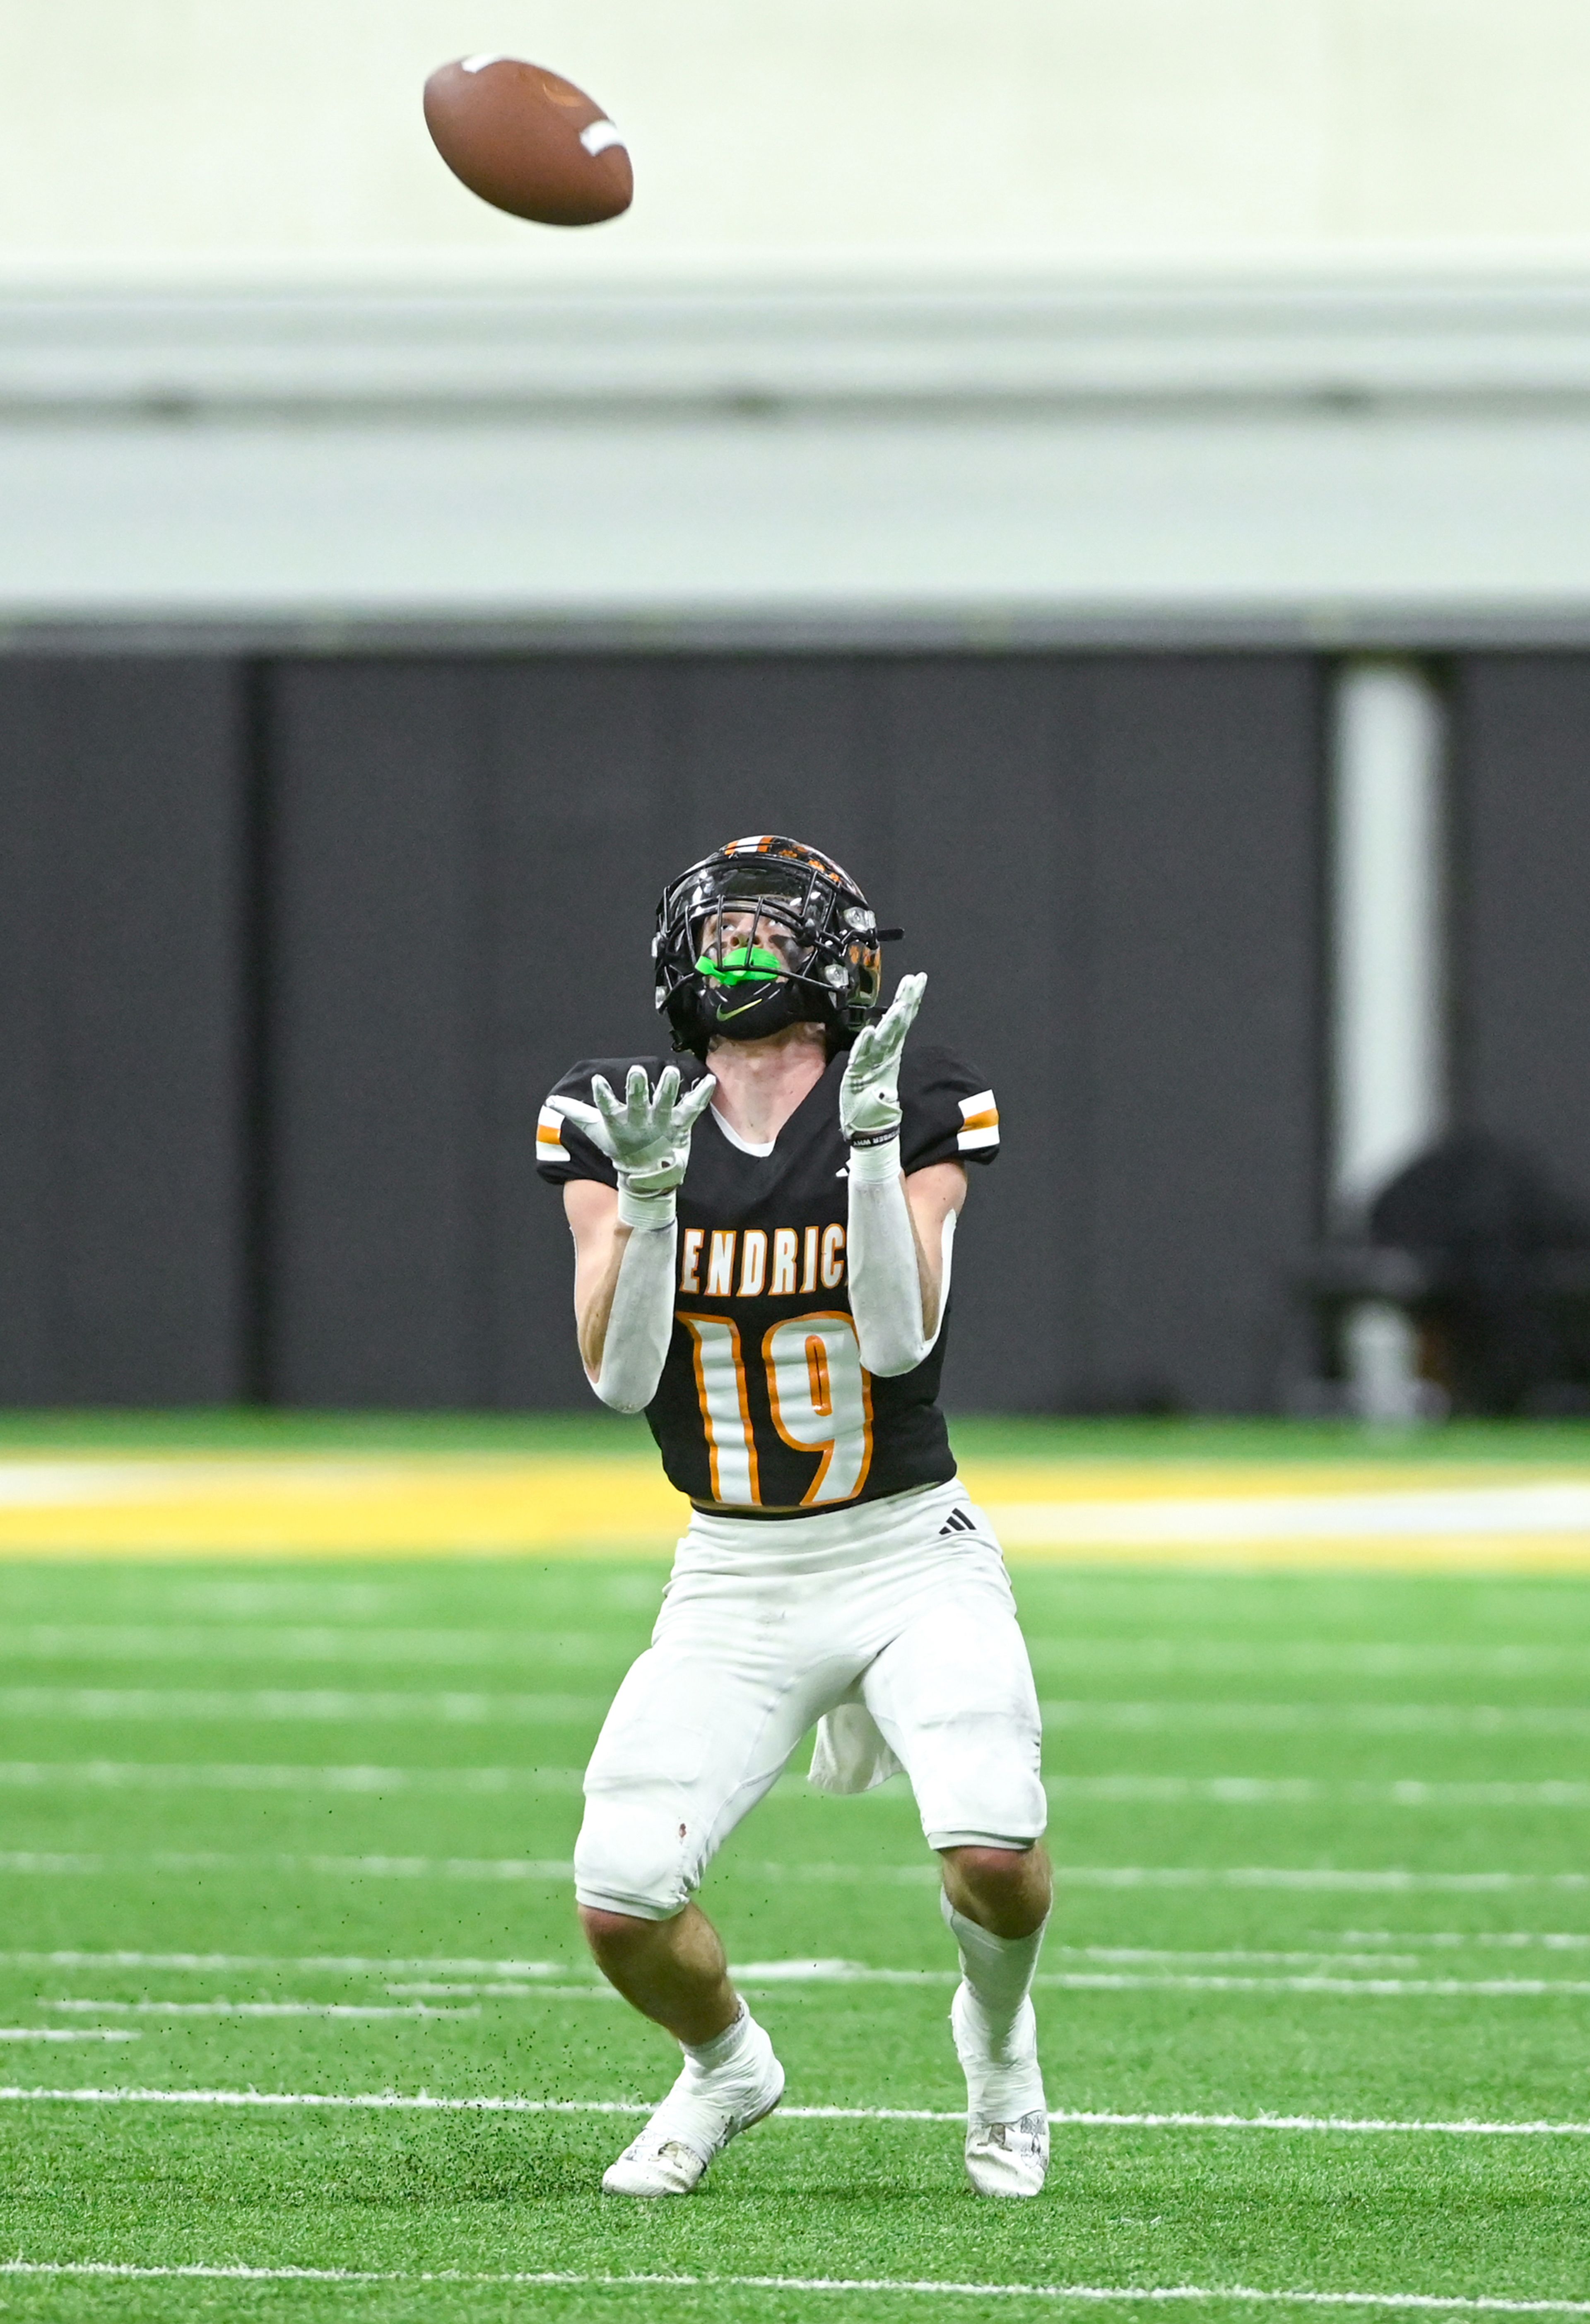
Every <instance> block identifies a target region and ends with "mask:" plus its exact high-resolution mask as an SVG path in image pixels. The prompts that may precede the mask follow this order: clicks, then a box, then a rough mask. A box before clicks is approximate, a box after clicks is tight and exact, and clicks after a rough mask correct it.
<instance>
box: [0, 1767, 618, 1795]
mask: <svg viewBox="0 0 1590 2324" xmlns="http://www.w3.org/2000/svg"><path fill="white" fill-rule="evenodd" d="M580 1782H581V1775H580V1770H579V1769H578V1767H381V1766H320V1767H313V1766H292V1765H288V1766H266V1765H264V1764H256V1763H254V1762H252V1761H242V1762H231V1763H225V1764H219V1765H215V1766H207V1765H205V1764H204V1763H202V1762H199V1761H194V1760H187V1759H172V1760H158V1759H156V1760H142V1761H140V1760H131V1759H0V1788H6V1789H11V1790H15V1791H50V1790H64V1791H79V1790H89V1791H157V1792H189V1791H199V1792H358V1793H368V1792H466V1793H468V1792H493V1793H495V1792H545V1791H556V1792H564V1791H578V1788H579V1785H580Z"/></svg>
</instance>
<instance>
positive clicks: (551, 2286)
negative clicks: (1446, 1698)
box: [0, 2259, 1590, 2316]
mask: <svg viewBox="0 0 1590 2324" xmlns="http://www.w3.org/2000/svg"><path fill="white" fill-rule="evenodd" d="M0 2275H16V2276H68V2277H70V2276H77V2277H82V2276H99V2277H111V2278H119V2279H123V2280H126V2281H130V2282H146V2281H153V2282H162V2281H166V2280H170V2279H176V2280H178V2281H189V2282H192V2281H199V2282H220V2283H413V2284H427V2283H458V2284H501V2285H504V2286H506V2285H518V2286H522V2287H524V2288H526V2289H528V2288H531V2287H536V2288H539V2289H541V2290H544V2291H554V2290H557V2289H559V2288H567V2289H570V2290H577V2289H583V2290H602V2291H616V2290H619V2289H623V2288H626V2287H627V2288H633V2289H637V2290H647V2291H656V2290H659V2289H662V2290H667V2289H669V2288H673V2289H675V2290H680V2291H686V2290H697V2291H737V2292H846V2293H855V2292H874V2293H878V2292H882V2293H891V2292H892V2293H897V2294H899V2295H901V2297H909V2298H916V2299H930V2300H1075V2301H1087V2302H1091V2303H1093V2304H1095V2305H1109V2304H1112V2303H1114V2302H1116V2301H1125V2302H1129V2303H1132V2304H1134V2305H1155V2306H1158V2305H1163V2304H1165V2303H1166V2302H1174V2303H1176V2304H1178V2305H1180V2306H1188V2305H1195V2306H1196V2305H1207V2304H1208V2303H1210V2302H1212V2301H1236V2302H1238V2303H1239V2304H1241V2305H1243V2306H1253V2305H1255V2304H1258V2305H1262V2306H1264V2307H1271V2308H1291V2307H1304V2308H1368V2309H1417V2310H1420V2311H1428V2312H1434V2313H1437V2314H1447V2315H1497V2314H1502V2315H1509V2316H1590V2300H1516V2299H1513V2298H1512V2297H1511V2295H1509V2294H1507V2293H1502V2292H1495V2293H1478V2294H1473V2293H1464V2292H1453V2293H1446V2292H1277V2291H1271V2290H1268V2289H1261V2288H1259V2287H1257V2286H1255V2285H1253V2284H1243V2283H1229V2284H1212V2285H1203V2284H1192V2283H1168V2284H1104V2283H957V2282H953V2281H943V2282H939V2281H936V2280H934V2279H932V2278H930V2277H911V2276H898V2275H872V2276H837V2275H679V2274H668V2275H661V2274H645V2275H642V2274H631V2275H605V2274H604V2275H597V2274H584V2273H575V2272H574V2271H572V2270H569V2269H562V2268H557V2269H553V2268H548V2269H541V2270H533V2271H532V2270H520V2271H517V2272H516V2273H513V2274H500V2275H499V2274H493V2275H488V2274H474V2273H469V2272H468V2271H467V2270H465V2269H462V2268H440V2269H429V2268H427V2269H415V2270H404V2269H398V2268H355V2267H249V2266H246V2265H244V2264H240V2263H234V2264H226V2265H216V2266H206V2265H204V2264H201V2263H193V2264H189V2265H187V2266H167V2267H141V2266H139V2265H137V2264H135V2263H134V2262H133V2261H130V2260H30V2259H11V2260H0Z"/></svg>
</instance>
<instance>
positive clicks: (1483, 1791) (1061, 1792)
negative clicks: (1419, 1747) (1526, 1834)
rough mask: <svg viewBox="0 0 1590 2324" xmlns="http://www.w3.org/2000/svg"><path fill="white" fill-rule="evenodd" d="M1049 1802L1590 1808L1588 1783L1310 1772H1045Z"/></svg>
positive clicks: (1045, 1786) (1222, 1805) (1248, 1805)
mask: <svg viewBox="0 0 1590 2324" xmlns="http://www.w3.org/2000/svg"><path fill="white" fill-rule="evenodd" d="M1044 1789H1045V1791H1046V1792H1047V1793H1048V1794H1049V1798H1050V1799H1051V1800H1057V1799H1058V1800H1108V1801H1122V1802H1123V1801H1138V1802H1142V1803H1165V1804H1171V1803H1179V1802H1181V1801H1184V1800H1197V1801H1201V1802H1204V1803H1207V1804H1208V1805H1210V1806H1213V1807H1234V1808H1246V1807H1295V1808H1312V1807H1333V1808H1343V1807H1397V1808H1446V1807H1455V1808H1590V1783H1569V1782H1564V1781H1558V1780H1551V1781H1548V1782H1545V1783H1536V1784H1509V1783H1495V1784H1491V1783H1479V1784H1474V1783H1431V1782H1428V1781H1427V1780H1426V1778H1425V1777H1423V1776H1422V1775H1404V1776H1398V1777H1394V1778H1392V1779H1391V1780H1389V1781H1387V1782H1384V1783H1345V1784H1333V1783H1324V1782H1321V1781H1319V1780H1318V1779H1317V1778H1316V1777H1314V1776H1311V1775H1275V1776H1271V1775H1050V1776H1049V1777H1048V1778H1047V1779H1046V1780H1045V1784H1044Z"/></svg>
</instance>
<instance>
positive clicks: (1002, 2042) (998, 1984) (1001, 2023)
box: [938, 1889, 1049, 2065]
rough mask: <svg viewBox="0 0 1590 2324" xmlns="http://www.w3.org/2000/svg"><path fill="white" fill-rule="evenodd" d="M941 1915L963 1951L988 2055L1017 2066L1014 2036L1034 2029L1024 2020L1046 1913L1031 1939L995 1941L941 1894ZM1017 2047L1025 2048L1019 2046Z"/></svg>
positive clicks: (963, 1963)
mask: <svg viewBox="0 0 1590 2324" xmlns="http://www.w3.org/2000/svg"><path fill="white" fill-rule="evenodd" d="M938 1905H939V1910H940V1911H941V1912H942V1914H944V1919H945V1923H946V1926H947V1927H948V1929H949V1931H950V1932H951V1933H952V1935H953V1936H954V1938H955V1941H956V1942H957V1945H958V1946H959V1947H960V1954H961V1975H962V1976H963V1977H964V1978H966V1984H967V1986H968V1987H970V1989H971V1997H972V2001H973V2005H974V2008H975V2015H976V2019H977V2022H978V2027H979V2031H980V2032H982V2033H984V2034H985V2037H986V2039H987V2043H988V2054H989V2056H990V2058H991V2059H993V2060H994V2061H997V2062H998V2063H1000V2064H1002V2065H1003V2064H1009V2063H1012V2062H1014V2061H1013V2060H1012V2057H1011V2037H1012V2034H1018V2035H1020V2034H1024V2033H1028V2030H1029V2028H1030V2025H1031V2018H1030V2017H1029V2019H1028V2022H1027V2025H1026V2026H1022V2025H1021V2024H1020V2021H1021V2017H1022V2015H1023V2010H1024V2005H1025V2003H1026V2000H1027V1996H1028V1994H1029V1993H1030V1992H1031V1987H1032V1979H1033V1977H1034V1974H1035V1973H1036V1971H1037V1969H1038V1956H1039V1954H1040V1951H1041V1950H1042V1949H1043V1932H1044V1931H1045V1930H1046V1929H1047V1928H1048V1926H1049V1916H1048V1914H1045V1916H1044V1918H1043V1919H1042V1920H1041V1921H1040V1923H1039V1924H1038V1926H1037V1928H1035V1929H1034V1930H1033V1932H1032V1933H1031V1936H1026V1937H996V1936H995V1935H994V1932H993V1930H992V1929H985V1928H983V1927H982V1926H981V1925H980V1924H979V1923H977V1922H975V1921H968V1920H967V1918H966V1914H964V1913H957V1911H956V1909H955V1906H954V1905H953V1904H951V1903H950V1901H949V1898H948V1895H946V1894H945V1892H944V1891H943V1890H942V1889H940V1890H939V1892H938ZM1018 2046H1022V2045H1021V2043H1020V2041H1019V2042H1018Z"/></svg>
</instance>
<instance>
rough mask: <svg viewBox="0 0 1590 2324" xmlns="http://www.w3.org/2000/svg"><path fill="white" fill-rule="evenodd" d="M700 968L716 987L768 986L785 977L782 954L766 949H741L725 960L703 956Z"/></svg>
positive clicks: (751, 947) (727, 956)
mask: <svg viewBox="0 0 1590 2324" xmlns="http://www.w3.org/2000/svg"><path fill="white" fill-rule="evenodd" d="M696 967H697V971H698V973H699V974H700V975H702V976H707V977H710V978H711V980H712V982H714V984H768V983H771V982H772V980H773V979H774V978H775V977H780V976H782V974H783V973H784V964H783V962H782V961H781V959H780V958H779V956H778V954H777V953H776V952H769V951H768V950H767V948H766V946H765V945H749V946H747V945H736V946H735V949H734V950H733V951H732V952H726V953H725V954H724V956H723V958H722V959H721V960H714V959H713V958H712V956H711V955H710V954H708V953H703V954H702V955H701V957H700V959H699V960H698V962H697V963H696Z"/></svg>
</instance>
